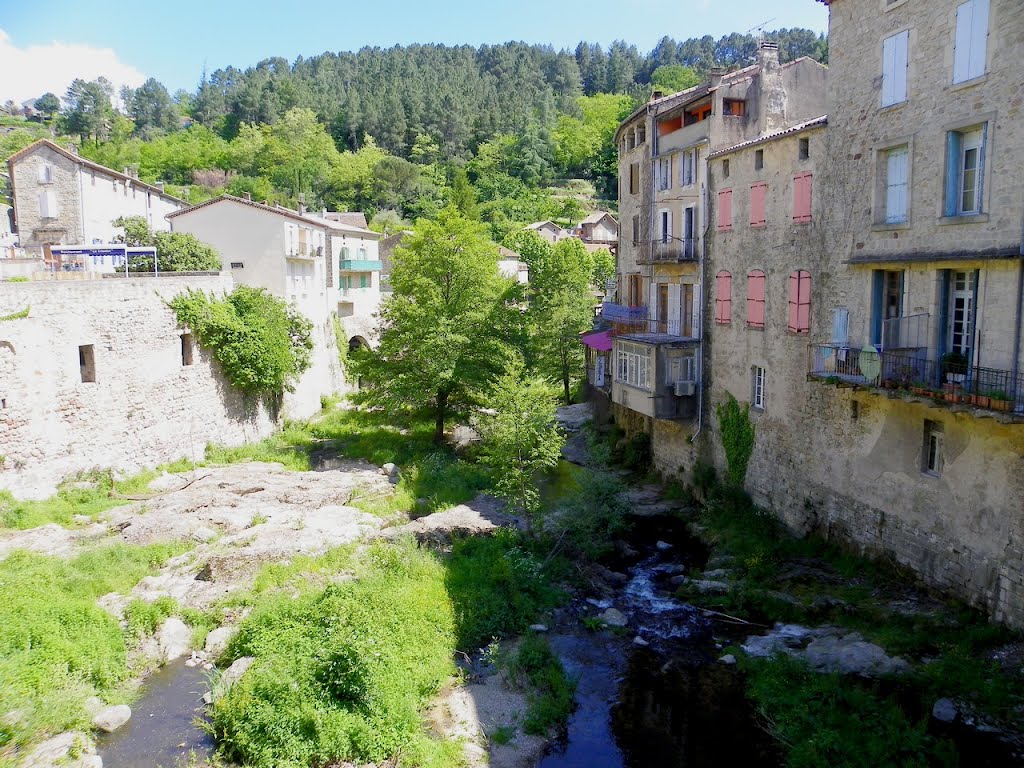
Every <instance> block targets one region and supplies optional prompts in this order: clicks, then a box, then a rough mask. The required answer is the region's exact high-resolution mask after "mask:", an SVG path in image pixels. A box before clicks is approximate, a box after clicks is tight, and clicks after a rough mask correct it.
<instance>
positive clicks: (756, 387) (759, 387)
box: [750, 365, 765, 411]
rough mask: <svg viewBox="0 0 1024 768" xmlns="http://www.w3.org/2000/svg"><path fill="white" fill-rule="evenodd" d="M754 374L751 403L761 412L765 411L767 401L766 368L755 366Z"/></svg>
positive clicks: (752, 377)
mask: <svg viewBox="0 0 1024 768" xmlns="http://www.w3.org/2000/svg"><path fill="white" fill-rule="evenodd" d="M752 374H753V375H752V376H751V382H750V385H751V386H750V402H751V403H752V404H753V406H754V408H756V409H757V410H759V411H763V410H764V401H765V391H764V382H765V370H764V368H761V367H759V366H756V365H755V366H754V369H753V371H752Z"/></svg>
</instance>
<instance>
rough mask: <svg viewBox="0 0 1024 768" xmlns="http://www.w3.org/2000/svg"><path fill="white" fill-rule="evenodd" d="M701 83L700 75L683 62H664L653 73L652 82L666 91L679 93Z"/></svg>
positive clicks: (655, 86)
mask: <svg viewBox="0 0 1024 768" xmlns="http://www.w3.org/2000/svg"><path fill="white" fill-rule="evenodd" d="M698 83H700V75H698V74H697V72H696V70H693V69H691V68H690V67H684V66H683V65H682V64H662V65H661V66H660V67H658V68H657V69H655V70H654V72H653V73H652V74H651V84H652V85H653V86H654V88H655V89H656V90H660V91H662V92H664V93H678V92H679V91H685V90H686V89H687V88H692V87H693V86H695V85H697V84H698Z"/></svg>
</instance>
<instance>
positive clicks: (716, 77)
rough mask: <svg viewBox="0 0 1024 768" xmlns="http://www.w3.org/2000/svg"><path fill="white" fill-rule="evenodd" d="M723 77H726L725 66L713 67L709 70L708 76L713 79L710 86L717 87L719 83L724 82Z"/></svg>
mask: <svg viewBox="0 0 1024 768" xmlns="http://www.w3.org/2000/svg"><path fill="white" fill-rule="evenodd" d="M723 77H725V68H724V67H712V68H711V69H710V70H708V78H709V79H710V81H711V82H710V86H711V87H712V88H717V87H718V86H719V84H720V83H721V82H722V78H723Z"/></svg>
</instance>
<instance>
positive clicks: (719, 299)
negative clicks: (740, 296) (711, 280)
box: [715, 270, 732, 325]
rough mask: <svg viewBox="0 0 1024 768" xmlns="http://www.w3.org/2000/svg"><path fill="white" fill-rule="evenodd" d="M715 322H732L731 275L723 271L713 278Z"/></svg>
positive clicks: (722, 323)
mask: <svg viewBox="0 0 1024 768" xmlns="http://www.w3.org/2000/svg"><path fill="white" fill-rule="evenodd" d="M715 322H716V323H719V324H720V325H728V324H729V323H731V322H732V275H731V274H729V273H728V272H726V271H724V270H723V271H722V272H719V273H718V274H717V275H716V276H715Z"/></svg>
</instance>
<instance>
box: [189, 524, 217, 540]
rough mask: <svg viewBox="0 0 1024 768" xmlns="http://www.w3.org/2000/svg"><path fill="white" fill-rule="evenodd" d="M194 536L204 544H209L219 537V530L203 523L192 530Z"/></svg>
mask: <svg viewBox="0 0 1024 768" xmlns="http://www.w3.org/2000/svg"><path fill="white" fill-rule="evenodd" d="M192 538H193V539H194V540H195V541H198V542H200V543H202V544H207V543H209V542H211V541H213V540H214V539H215V538H217V532H216V531H215V530H213V529H212V528H207V527H206V526H205V525H201V526H199V527H198V528H196V529H195V530H194V531H192Z"/></svg>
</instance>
